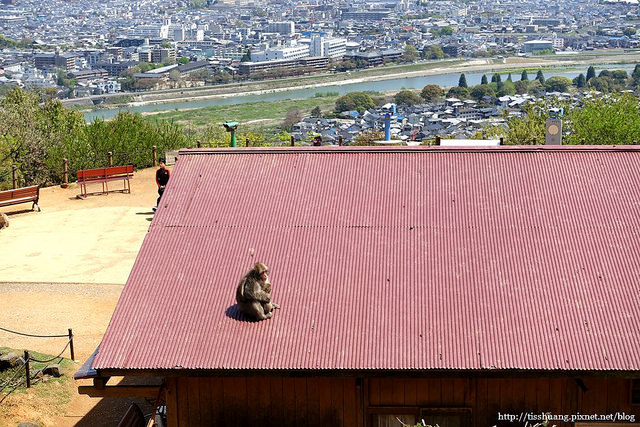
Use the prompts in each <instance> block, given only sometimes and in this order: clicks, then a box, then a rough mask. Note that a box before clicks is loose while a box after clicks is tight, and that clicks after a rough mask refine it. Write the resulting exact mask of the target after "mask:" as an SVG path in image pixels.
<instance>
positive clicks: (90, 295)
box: [0, 169, 157, 427]
mask: <svg viewBox="0 0 640 427" xmlns="http://www.w3.org/2000/svg"><path fill="white" fill-rule="evenodd" d="M154 173H155V169H145V170H141V171H137V172H136V173H135V174H134V177H133V179H132V181H131V194H126V193H109V194H97V195H90V196H88V197H87V198H85V199H80V198H78V197H77V195H78V194H79V193H80V190H79V187H78V186H77V185H76V184H71V185H70V186H69V188H66V189H62V188H60V187H59V186H56V187H50V188H43V189H41V191H40V207H41V209H42V211H41V212H37V211H31V210H30V208H31V204H26V203H25V204H20V205H14V206H7V207H3V208H0V212H3V213H6V214H7V216H8V217H9V227H8V228H5V229H3V230H0V328H4V329H9V330H12V331H18V332H23V333H28V334H36V335H59V334H65V333H67V330H68V329H69V328H71V329H72V330H73V334H74V350H75V359H76V360H77V361H78V362H77V363H76V366H75V368H74V369H77V368H79V367H80V366H81V364H82V363H83V362H84V361H85V360H86V359H87V358H88V357H89V356H90V355H91V354H92V353H93V351H94V350H95V348H96V346H97V345H98V344H99V343H100V340H101V339H102V335H103V333H104V331H105V329H106V328H107V325H108V324H109V320H110V319H111V315H112V313H113V310H114V308H115V305H116V303H117V301H118V298H119V296H120V292H121V291H122V288H123V286H124V284H125V282H126V280H127V277H128V275H129V272H130V270H131V267H132V266H133V263H134V261H135V258H136V255H137V253H138V250H139V249H140V246H141V244H142V241H143V239H144V236H145V235H146V232H147V230H148V228H149V225H150V223H151V220H152V218H153V211H152V210H151V207H152V206H154V205H155V202H156V198H157V187H156V184H155V179H154ZM109 187H110V189H120V188H122V184H121V183H119V182H112V183H110V185H109ZM92 189H93V191H98V190H100V189H101V185H100V184H93V186H90V187H89V191H92ZM65 344H66V340H65V339H64V338H51V339H50V338H46V339H42V338H30V337H24V336H20V335H15V334H11V333H7V332H5V331H2V330H0V346H4V347H11V348H16V349H29V350H32V351H37V352H41V353H47V354H52V355H57V354H59V353H60V351H62V349H63V347H64V346H65ZM65 356H66V357H69V352H68V351H67V352H66V353H65ZM74 372H75V371H74ZM68 374H69V375H72V374H73V372H70V373H68ZM68 383H69V386H68V391H69V392H70V393H71V400H70V402H69V403H68V404H65V405H63V407H62V408H51V407H48V406H47V405H46V404H43V402H41V401H40V400H39V398H38V396H36V395H34V393H31V392H28V393H25V394H20V395H17V394H16V395H11V396H9V398H7V400H5V401H4V402H3V403H2V405H0V427H4V426H16V425H18V423H20V422H23V421H33V422H37V423H39V424H40V425H41V426H85V425H86V426H89V425H91V426H93V427H97V426H112V425H113V426H115V425H117V422H118V419H119V416H120V415H121V414H122V413H124V411H125V410H126V409H127V407H128V405H129V403H130V401H128V400H126V399H96V398H89V397H87V396H80V395H78V393H77V389H76V387H77V386H78V385H80V383H79V382H77V381H69V382H68ZM82 384H90V382H88V383H87V382H85V383H82ZM31 390H34V389H31Z"/></svg>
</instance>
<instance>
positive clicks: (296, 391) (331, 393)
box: [167, 378, 362, 427]
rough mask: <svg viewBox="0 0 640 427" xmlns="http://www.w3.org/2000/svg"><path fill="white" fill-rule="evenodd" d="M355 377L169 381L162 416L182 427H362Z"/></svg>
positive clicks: (358, 388)
mask: <svg viewBox="0 0 640 427" xmlns="http://www.w3.org/2000/svg"><path fill="white" fill-rule="evenodd" d="M360 395H361V392H360V387H356V379H355V378H179V379H176V378H169V379H167V417H168V424H169V426H170V427H175V426H181V427H187V426H189V427H191V426H238V427H245V426H251V425H256V426H257V425H259V426H261V427H266V426H274V427H275V426H278V427H281V426H282V427H284V426H318V427H327V426H336V427H352V426H359V425H362V418H361V417H362V410H361V408H362V403H361V399H360Z"/></svg>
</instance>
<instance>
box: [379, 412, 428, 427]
mask: <svg viewBox="0 0 640 427" xmlns="http://www.w3.org/2000/svg"><path fill="white" fill-rule="evenodd" d="M419 414H420V409H419V408H417V407H384V408H369V410H368V416H369V420H370V421H369V425H370V426H371V427H400V426H402V425H403V424H406V425H410V426H415V425H416V424H417V423H418V421H419V420H418V415H419Z"/></svg>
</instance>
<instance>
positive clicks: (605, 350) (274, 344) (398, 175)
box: [76, 147, 640, 427]
mask: <svg viewBox="0 0 640 427" xmlns="http://www.w3.org/2000/svg"><path fill="white" fill-rule="evenodd" d="M639 174H640V148H638V147H624V148H620V147H553V148H549V147H497V148H474V149H456V148H446V147H404V148H403V147H392V148H387V147H383V148H380V147H364V148H362V147H307V148H260V149H258V148H255V149H209V150H200V149H199V150H181V151H180V153H179V157H178V160H177V162H176V166H175V168H174V170H173V173H172V177H171V180H170V181H169V184H168V186H167V190H166V192H165V195H164V196H163V199H162V202H161V204H160V206H159V207H158V211H157V213H156V216H155V218H154V220H153V222H152V224H151V226H150V230H149V233H148V235H147V237H146V238H145V241H144V243H143V245H142V248H141V250H140V253H139V255H138V258H137V260H136V262H135V265H134V267H133V269H132V272H131V275H130V277H129V279H128V281H127V284H126V286H125V288H124V290H123V293H122V296H121V298H120V301H119V302H118V305H117V307H116V310H115V312H114V316H113V318H112V320H111V323H110V325H109V328H108V329H107V331H106V333H105V336H104V339H103V341H102V343H101V344H100V346H99V347H98V349H97V350H96V353H95V354H94V356H93V357H92V358H91V359H90V360H88V361H87V363H86V364H85V366H84V367H83V369H82V370H81V371H80V372H78V374H77V375H76V378H78V379H83V378H84V379H92V380H93V384H92V385H89V386H85V385H82V386H80V387H79V390H80V391H81V392H82V393H87V394H90V395H93V396H115V395H118V396H122V395H130V396H140V395H147V396H150V397H155V396H157V395H158V394H159V393H162V394H163V395H164V399H165V401H166V407H167V420H168V425H169V426H210V425H215V426H218V425H219V426H246V425H257V424H260V425H273V426H345V427H346V426H367V427H368V426H399V425H401V423H402V422H404V423H407V424H415V423H417V422H419V421H422V420H424V422H425V423H426V424H430V425H435V424H437V425H439V426H447V427H457V426H474V427H485V426H493V425H504V426H516V425H517V426H525V425H528V426H534V425H542V423H543V422H544V421H545V418H546V420H547V421H548V423H547V424H545V425H549V426H551V425H557V426H565V425H567V426H568V425H575V426H594V427H595V426H602V425H607V423H609V424H611V425H612V426H613V425H615V427H621V426H625V425H633V424H634V423H637V422H638V416H639V415H640V382H639V378H640V328H639V326H638V325H639V322H638V321H639V320H640V256H639V255H640V240H639V237H640V187H639V186H637V185H634V184H633V183H635V182H637V181H638V177H639ZM257 261H262V262H265V263H267V264H268V265H269V267H270V268H271V278H272V283H273V287H274V290H273V294H272V296H273V300H274V301H276V302H278V303H279V304H280V305H281V306H282V309H281V310H278V311H277V312H276V313H275V315H274V317H273V318H271V319H269V320H266V321H262V322H252V321H249V320H248V319H247V318H245V317H244V315H242V314H241V313H240V312H239V310H238V308H237V306H236V305H235V299H234V296H235V286H236V284H237V283H238V281H239V279H240V277H242V275H243V274H244V273H245V272H246V271H247V270H248V269H250V268H251V266H252V265H253V263H255V262H257ZM113 376H124V377H127V378H132V379H135V378H137V377H140V378H142V377H155V378H158V379H159V381H162V383H163V386H162V387H161V388H160V387H157V386H154V387H150V386H130V385H129V386H124V385H117V384H108V383H107V381H108V380H109V378H111V377H113ZM603 423H604V424H603ZM613 423H615V424H613Z"/></svg>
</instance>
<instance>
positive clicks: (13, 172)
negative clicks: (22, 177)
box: [11, 165, 18, 190]
mask: <svg viewBox="0 0 640 427" xmlns="http://www.w3.org/2000/svg"><path fill="white" fill-rule="evenodd" d="M11 175H12V176H13V189H14V190H15V189H16V188H18V167H17V166H16V165H13V166H11Z"/></svg>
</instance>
